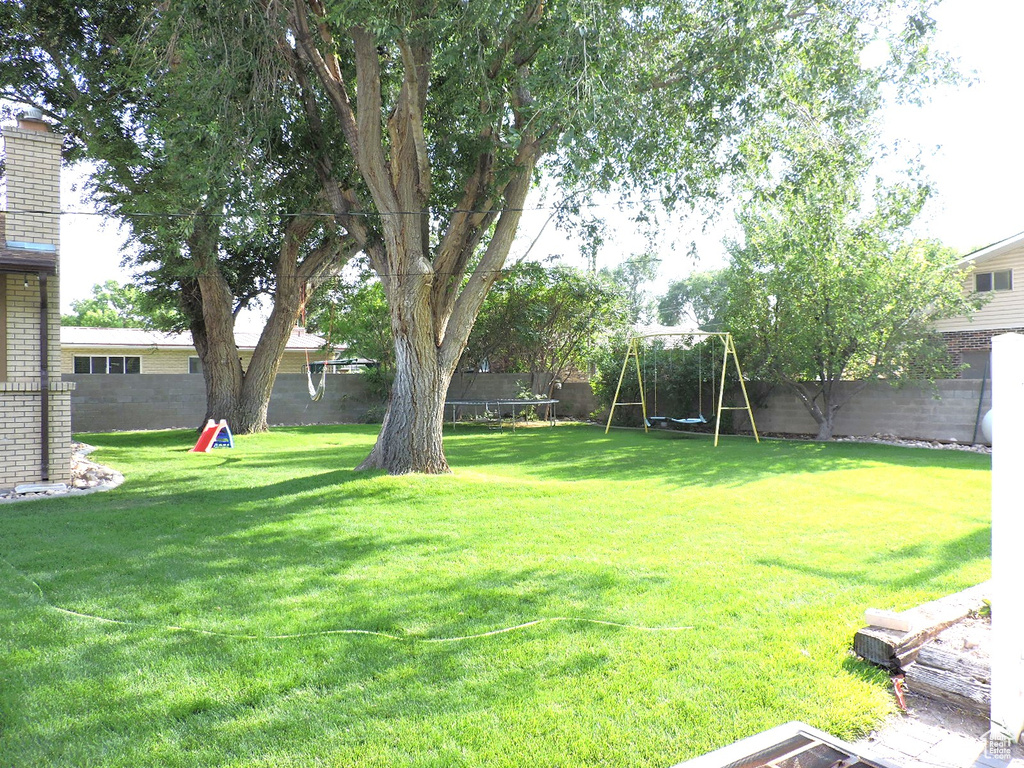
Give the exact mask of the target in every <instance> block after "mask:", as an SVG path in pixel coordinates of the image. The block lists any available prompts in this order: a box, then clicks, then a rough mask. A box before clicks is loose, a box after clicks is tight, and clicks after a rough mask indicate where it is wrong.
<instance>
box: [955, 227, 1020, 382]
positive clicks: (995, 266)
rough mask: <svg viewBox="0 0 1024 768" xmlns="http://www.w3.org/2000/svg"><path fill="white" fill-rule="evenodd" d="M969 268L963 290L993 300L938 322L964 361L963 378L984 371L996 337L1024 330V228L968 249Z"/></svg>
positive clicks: (959, 359) (957, 360)
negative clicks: (998, 239)
mask: <svg viewBox="0 0 1024 768" xmlns="http://www.w3.org/2000/svg"><path fill="white" fill-rule="evenodd" d="M959 265H960V266H961V267H963V268H966V272H965V277H964V290H965V291H967V292H975V291H976V292H978V293H980V294H982V295H983V296H987V297H988V298H989V300H988V301H987V302H986V303H985V306H983V307H982V308H981V309H980V310H978V311H977V312H975V313H974V314H973V315H972V316H971V317H969V318H968V317H952V318H949V319H946V320H941V321H938V322H936V323H935V330H936V331H938V332H939V333H940V334H941V335H942V337H943V338H944V339H945V342H946V345H947V346H948V347H949V351H950V356H951V357H952V358H953V362H954V363H956V364H957V365H962V364H966V365H967V366H968V367H967V368H966V369H964V371H963V373H962V374H961V378H965V379H980V378H983V377H985V376H986V371H987V369H988V360H989V355H990V353H991V351H992V337H993V336H998V335H999V334H1002V333H1024V284H1015V283H1016V282H1017V281H1018V280H1024V232H1022V233H1020V234H1017V235H1014V236H1013V237H1008V238H1006V239H1005V240H1001V241H999V242H998V243H994V244H992V245H990V246H987V247H986V248H982V249H980V250H977V251H975V252H974V253H970V254H968V255H967V256H965V257H964V258H963V259H961V260H960V263H959Z"/></svg>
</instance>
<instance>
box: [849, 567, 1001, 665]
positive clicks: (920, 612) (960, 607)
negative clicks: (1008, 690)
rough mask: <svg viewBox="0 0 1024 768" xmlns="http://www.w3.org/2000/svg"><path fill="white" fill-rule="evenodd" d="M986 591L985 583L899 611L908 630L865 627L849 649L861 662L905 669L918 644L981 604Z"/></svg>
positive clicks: (915, 654)
mask: <svg viewBox="0 0 1024 768" xmlns="http://www.w3.org/2000/svg"><path fill="white" fill-rule="evenodd" d="M988 594H989V582H987V581H986V582H982V583H981V584H978V585H976V586H973V587H970V588H968V589H965V590H963V591H962V592H956V593H955V594H952V595H947V596H946V597H943V598H941V599H939V600H933V601H931V602H930V603H924V604H923V605H919V606H917V607H916V608H911V609H910V610H907V611H901V612H900V613H899V614H897V615H898V616H900V617H901V618H903V619H904V620H905V621H906V622H907V625H908V626H911V627H913V628H914V629H913V631H911V632H901V631H899V630H895V629H885V628H883V627H865V628H864V629H861V630H860V631H859V632H857V634H856V635H854V638H853V651H854V653H856V654H857V655H858V656H860V657H861V658H862V659H864V660H865V661H869V662H871V663H872V664H877V665H878V666H880V667H885V668H886V669H890V670H892V671H894V672H897V671H900V670H902V669H905V668H906V667H907V665H908V664H910V663H911V662H913V661H914V660H915V659H916V658H917V654H918V651H920V649H921V646H923V645H924V644H925V643H927V642H928V641H929V640H931V639H932V638H934V637H935V636H936V635H938V634H939V633H940V632H942V630H944V629H946V628H947V627H950V626H952V625H953V624H956V623H957V622H958V621H960V620H961V619H963V618H964V617H965V616H967V615H968V614H970V613H971V612H972V611H975V610H977V609H978V608H980V607H981V606H982V603H983V600H984V598H986V597H987V596H988Z"/></svg>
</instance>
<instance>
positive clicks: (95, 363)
mask: <svg viewBox="0 0 1024 768" xmlns="http://www.w3.org/2000/svg"><path fill="white" fill-rule="evenodd" d="M92 372H93V373H106V372H107V358H105V357H94V358H92Z"/></svg>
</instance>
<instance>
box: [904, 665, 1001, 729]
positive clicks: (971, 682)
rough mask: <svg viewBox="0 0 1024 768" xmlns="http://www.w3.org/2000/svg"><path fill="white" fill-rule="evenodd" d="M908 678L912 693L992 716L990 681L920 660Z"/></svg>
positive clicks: (908, 670)
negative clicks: (932, 665)
mask: <svg viewBox="0 0 1024 768" xmlns="http://www.w3.org/2000/svg"><path fill="white" fill-rule="evenodd" d="M906 681H907V686H908V687H909V688H910V691H911V692H912V693H919V694H923V695H925V696H928V697H930V698H933V699H939V700H941V701H947V702H949V703H951V704H955V705H957V706H958V707H961V708H962V709H965V710H967V711H968V712H973V713H975V714H978V715H981V716H982V717H986V718H987V717H988V716H989V708H990V707H991V704H992V687H991V685H989V684H988V683H984V682H980V681H978V680H975V679H974V678H973V677H969V676H965V675H959V674H957V673H955V672H950V671H949V670H939V669H934V668H932V667H929V666H926V665H924V664H921V663H920V662H918V663H915V664H911V665H909V666H908V667H907V671H906Z"/></svg>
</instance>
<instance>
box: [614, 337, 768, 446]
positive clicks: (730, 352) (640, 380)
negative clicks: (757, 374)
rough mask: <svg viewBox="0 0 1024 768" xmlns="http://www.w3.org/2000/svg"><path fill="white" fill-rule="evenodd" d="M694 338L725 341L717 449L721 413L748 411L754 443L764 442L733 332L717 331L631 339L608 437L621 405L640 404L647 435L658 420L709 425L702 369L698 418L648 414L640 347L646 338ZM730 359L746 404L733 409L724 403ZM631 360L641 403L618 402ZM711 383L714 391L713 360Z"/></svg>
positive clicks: (700, 373)
mask: <svg viewBox="0 0 1024 768" xmlns="http://www.w3.org/2000/svg"><path fill="white" fill-rule="evenodd" d="M694 337H701V338H705V339H706V338H716V339H721V340H722V370H721V375H720V376H719V377H718V407H717V408H716V409H715V446H716V447H717V446H718V435H719V430H720V428H721V424H722V411H746V412H747V417H748V418H749V419H750V428H751V429H752V430H753V432H754V440H756V441H757V442H761V438H760V437H759V436H758V434H757V426H756V425H755V424H754V411H753V409H752V408H751V407H750V398H749V397H748V396H747V386H746V384H745V383H744V381H743V371H741V370H740V359H739V356H738V355H737V354H736V344H735V343H734V342H733V338H732V334H731V333H715V332H710V331H688V332H684V333H650V334H646V335H641V336H634V337H633V338H631V339H630V340H629V345H628V346H627V347H626V356H625V357H624V358H623V360H622V372H621V373H619V383H618V385H617V386H616V387H615V398H614V399H613V400H612V407H611V411H610V412H609V413H608V424H607V425H606V426H605V428H604V432H605V434H608V430H610V429H611V426H612V418H613V417H614V416H615V409H616V408H617V407H619V406H622V405H639V406H640V408H641V411H642V414H643V420H644V432H647V431H648V430H649V429H650V426H651V423H652V422H656V421H660V422H668V421H671V422H673V423H675V424H706V423H707V419H706V418H704V413H703V408H704V406H703V377H704V372H703V370H701V371H700V372H699V373H698V387H700V395H699V398H701V402H699V403H698V411H699V412H700V413H699V415H698V416H696V417H692V418H678V419H676V418H671V417H666V416H661V415H660V414H651V415H648V413H647V397H646V395H645V394H644V376H643V366H642V365H641V363H640V349H641V344H642V343H643V342H644V340H645V339H660V338H679V339H684V340H688V341H692V339H693V338H694ZM701 354H703V353H701ZM730 358H732V361H733V364H734V365H735V367H736V378H737V379H738V380H739V382H740V391H741V392H742V393H743V405H735V406H732V405H725V404H724V399H725V375H726V373H727V371H728V368H729V359H730ZM702 359H703V358H702ZM630 360H632V361H633V363H634V365H635V366H636V382H637V385H638V387H639V391H640V400H639V401H637V402H620V401H619V395H620V394H621V393H622V381H623V379H625V377H626V368H627V367H629V361H630ZM701 367H702V369H703V362H702V363H701ZM657 376H658V374H657V369H655V374H654V377H655V378H654V387H655V390H654V392H655V395H654V403H655V406H654V407H655V410H657V401H658V396H657V391H658V390H657V386H658V380H657ZM711 384H712V389H714V385H715V375H714V361H712V373H711Z"/></svg>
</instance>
